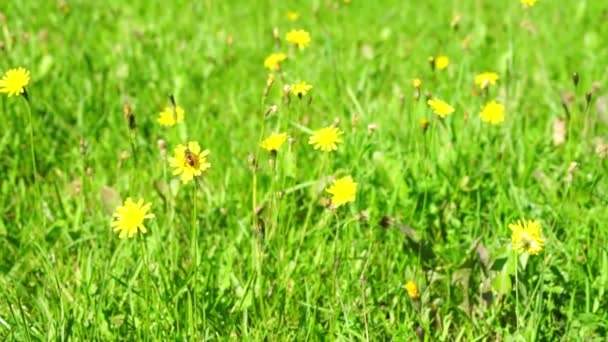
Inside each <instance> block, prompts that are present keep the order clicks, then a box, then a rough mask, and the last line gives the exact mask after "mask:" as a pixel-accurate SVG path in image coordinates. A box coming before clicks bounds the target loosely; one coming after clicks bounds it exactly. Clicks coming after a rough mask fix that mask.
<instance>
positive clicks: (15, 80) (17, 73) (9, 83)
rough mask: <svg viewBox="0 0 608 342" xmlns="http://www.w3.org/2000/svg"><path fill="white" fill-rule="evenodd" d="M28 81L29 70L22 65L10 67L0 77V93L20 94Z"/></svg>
mask: <svg viewBox="0 0 608 342" xmlns="http://www.w3.org/2000/svg"><path fill="white" fill-rule="evenodd" d="M29 83H30V72H29V71H28V70H27V69H25V68H22V67H19V68H17V69H10V70H9V71H7V72H6V73H5V74H4V76H2V79H0V93H6V94H7V95H8V96H9V97H10V96H13V95H21V94H23V93H24V92H25V87H26V86H27V85H28V84H29Z"/></svg>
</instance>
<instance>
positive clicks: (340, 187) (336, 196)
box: [325, 176, 357, 208]
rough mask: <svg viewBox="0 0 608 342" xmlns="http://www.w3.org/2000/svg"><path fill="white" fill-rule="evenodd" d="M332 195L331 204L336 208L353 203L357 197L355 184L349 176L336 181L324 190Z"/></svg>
mask: <svg viewBox="0 0 608 342" xmlns="http://www.w3.org/2000/svg"><path fill="white" fill-rule="evenodd" d="M325 191H327V192H328V193H330V194H331V195H332V197H331V204H332V205H333V206H334V208H338V207H340V206H342V205H344V204H346V203H349V202H354V201H355V196H356V195H357V183H355V182H354V181H353V178H352V177H351V176H346V177H344V178H340V179H336V180H334V182H333V183H332V185H331V186H330V187H329V188H328V189H327V190H325Z"/></svg>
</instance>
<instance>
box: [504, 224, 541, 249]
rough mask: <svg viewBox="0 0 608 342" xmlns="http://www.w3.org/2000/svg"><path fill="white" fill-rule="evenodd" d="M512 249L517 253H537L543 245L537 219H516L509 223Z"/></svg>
mask: <svg viewBox="0 0 608 342" xmlns="http://www.w3.org/2000/svg"><path fill="white" fill-rule="evenodd" d="M509 229H511V232H512V235H511V241H512V242H513V249H515V250H516V251H517V252H518V253H524V252H525V253H529V254H532V255H537V254H539V253H540V252H541V251H542V250H543V247H544V245H545V240H544V239H543V238H542V236H541V231H540V223H539V222H538V221H530V220H528V221H519V220H518V221H516V222H515V223H512V224H510V225H509Z"/></svg>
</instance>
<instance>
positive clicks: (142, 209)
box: [112, 197, 154, 239]
mask: <svg viewBox="0 0 608 342" xmlns="http://www.w3.org/2000/svg"><path fill="white" fill-rule="evenodd" d="M150 206H151V204H150V203H146V204H144V200H143V199H140V200H139V201H138V202H137V203H135V202H133V200H132V199H131V198H130V197H129V198H127V200H126V201H125V203H124V205H122V206H119V207H118V208H116V212H114V221H113V222H112V227H113V228H114V231H115V232H119V233H120V235H119V237H120V238H121V239H124V238H125V237H129V238H131V237H133V236H134V235H135V234H137V232H138V231H141V233H142V234H145V233H146V232H147V231H148V230H147V229H146V227H145V226H144V219H147V218H153V217H154V214H149V213H148V211H150Z"/></svg>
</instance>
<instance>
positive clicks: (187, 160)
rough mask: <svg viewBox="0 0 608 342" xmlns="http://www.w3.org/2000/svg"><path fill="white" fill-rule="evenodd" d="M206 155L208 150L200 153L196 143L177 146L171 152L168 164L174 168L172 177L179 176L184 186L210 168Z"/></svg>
mask: <svg viewBox="0 0 608 342" xmlns="http://www.w3.org/2000/svg"><path fill="white" fill-rule="evenodd" d="M208 155H209V150H204V151H201V147H200V145H199V144H198V142H196V141H191V142H189V143H188V145H187V146H184V145H177V147H176V148H175V149H174V150H173V157H171V158H169V164H170V165H171V167H172V168H174V170H173V175H175V176H177V175H180V179H181V180H182V183H184V184H186V183H188V182H190V181H191V180H192V179H194V177H195V176H200V175H201V174H202V173H203V171H205V170H207V169H208V168H210V167H211V164H210V163H209V162H208V161H207V156H208Z"/></svg>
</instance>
